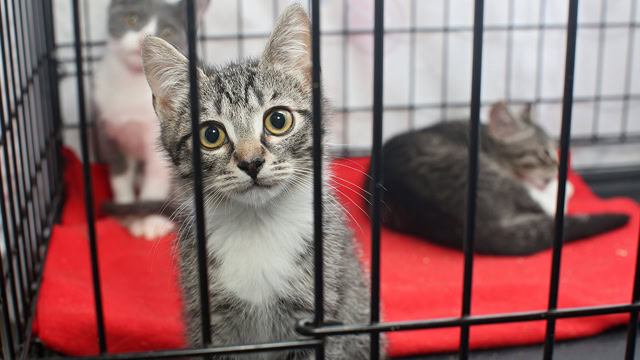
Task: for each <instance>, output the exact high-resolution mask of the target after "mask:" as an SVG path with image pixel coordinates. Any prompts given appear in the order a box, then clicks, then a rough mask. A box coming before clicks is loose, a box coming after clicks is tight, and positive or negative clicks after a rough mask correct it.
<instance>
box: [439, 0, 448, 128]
mask: <svg viewBox="0 0 640 360" xmlns="http://www.w3.org/2000/svg"><path fill="white" fill-rule="evenodd" d="M442 1H443V2H444V3H443V4H442V6H443V9H442V18H443V19H442V75H441V76H442V82H441V83H440V100H441V101H440V102H441V104H440V118H441V120H443V121H444V119H446V117H447V116H446V115H447V101H448V98H449V97H448V95H447V92H448V91H449V34H450V33H449V30H450V29H449V0H442Z"/></svg>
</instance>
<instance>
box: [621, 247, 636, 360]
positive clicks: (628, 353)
mask: <svg viewBox="0 0 640 360" xmlns="http://www.w3.org/2000/svg"><path fill="white" fill-rule="evenodd" d="M639 301H640V234H639V235H638V249H637V252H636V272H635V276H634V280H633V295H632V296H631V303H632V304H637V303H638V302H639ZM637 335H638V311H637V310H633V311H631V314H630V317H629V328H628V329H627V347H626V350H625V355H624V358H625V360H633V359H634V357H635V353H636V337H637Z"/></svg>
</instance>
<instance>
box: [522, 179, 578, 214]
mask: <svg viewBox="0 0 640 360" xmlns="http://www.w3.org/2000/svg"><path fill="white" fill-rule="evenodd" d="M526 186H527V190H529V195H530V196H531V198H533V200H535V201H536V202H537V203H538V204H540V206H541V207H542V209H543V210H544V212H545V213H547V214H548V215H550V216H555V214H556V204H557V198H558V180H556V179H554V180H551V181H550V182H549V183H548V184H547V186H546V187H545V188H544V189H538V188H536V187H534V186H531V185H529V184H527V185H526ZM572 195H573V184H571V182H570V181H568V180H567V192H566V197H565V199H566V200H565V205H564V211H565V212H567V204H568V203H569V199H571V196H572Z"/></svg>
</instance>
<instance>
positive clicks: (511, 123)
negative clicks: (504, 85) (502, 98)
mask: <svg viewBox="0 0 640 360" xmlns="http://www.w3.org/2000/svg"><path fill="white" fill-rule="evenodd" d="M489 128H490V134H491V136H493V138H494V139H496V140H497V141H498V142H499V143H500V144H501V145H502V146H501V147H500V152H499V154H497V156H500V157H501V160H502V163H503V164H506V166H508V167H509V168H510V170H511V171H512V173H513V174H514V175H515V176H516V177H518V178H520V179H522V181H524V182H527V183H529V184H531V185H533V186H535V187H538V188H543V187H544V186H546V185H547V183H548V182H549V181H551V180H553V179H555V178H556V177H557V174H558V163H559V162H558V148H557V145H556V142H555V140H554V139H553V138H551V137H550V136H549V135H547V133H546V132H545V131H544V130H543V129H542V128H541V127H539V126H538V125H536V124H535V123H533V121H532V119H531V116H530V112H529V109H526V110H525V111H524V112H523V113H522V114H521V115H520V116H519V117H515V116H513V115H512V114H511V113H509V112H508V110H507V109H506V107H505V106H504V105H503V104H496V105H494V107H493V108H492V111H491V116H490V118H489Z"/></svg>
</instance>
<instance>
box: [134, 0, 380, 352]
mask: <svg viewBox="0 0 640 360" xmlns="http://www.w3.org/2000/svg"><path fill="white" fill-rule="evenodd" d="M309 25H310V24H309V19H308V17H307V15H306V13H305V12H304V10H303V9H302V8H301V7H299V6H296V5H294V6H291V7H289V8H287V10H286V11H285V12H284V13H283V14H282V15H281V17H280V18H279V20H278V22H277V24H276V26H275V29H274V31H273V34H272V35H271V37H270V39H269V40H268V43H267V47H266V49H265V50H264V53H263V55H262V57H261V58H260V59H257V60H250V61H247V62H241V63H235V64H230V65H227V66H224V67H217V68H198V70H197V71H198V77H199V80H198V81H199V89H200V106H201V121H200V129H199V132H200V144H192V141H191V119H190V111H189V108H190V103H189V81H188V75H189V74H188V67H187V64H188V60H187V58H186V57H185V56H184V55H182V54H181V53H180V52H179V51H177V50H176V49H175V48H174V47H172V46H171V45H169V44H168V43H167V42H165V41H163V40H161V39H159V38H156V37H148V38H146V39H145V40H144V42H143V49H142V51H143V63H144V72H145V74H146V76H147V80H148V82H149V85H150V87H151V90H152V92H153V99H154V101H153V103H154V107H155V111H156V114H157V115H158V118H159V120H160V128H161V141H162V146H163V149H164V153H165V154H166V155H167V156H168V157H169V159H170V163H171V170H172V172H173V174H174V175H175V179H176V182H177V186H179V187H180V188H181V189H188V191H181V192H180V194H179V195H181V196H182V197H181V198H180V199H179V200H178V201H179V203H180V204H181V206H182V207H181V210H179V211H178V213H177V216H178V219H179V221H180V223H181V224H182V226H181V228H180V230H181V231H180V234H179V239H178V243H177V245H178V252H179V257H180V266H181V284H182V289H183V299H184V315H185V322H186V326H187V334H186V335H187V339H188V343H189V345H192V346H198V345H200V344H201V340H202V339H201V338H200V313H199V306H200V304H199V297H198V279H199V277H198V271H197V267H196V263H197V261H196V260H197V250H196V236H195V233H194V226H193V225H194V221H195V220H194V215H193V211H192V209H193V206H192V204H193V195H192V190H190V187H191V185H192V183H193V175H192V174H193V173H192V166H191V152H192V150H191V149H192V146H193V145H195V146H200V147H201V149H202V166H203V173H204V174H203V175H204V179H203V186H204V189H205V192H204V196H205V216H206V219H207V228H206V232H207V248H208V251H209V253H208V271H209V299H210V303H211V321H212V327H211V330H212V338H211V340H212V341H213V344H214V345H237V344H248V343H264V342H275V341H285V340H292V339H299V338H301V336H300V335H298V334H297V333H296V331H295V329H294V325H295V323H296V320H298V319H302V318H307V317H311V316H312V315H313V312H314V311H313V309H314V295H313V294H314V292H313V289H314V281H313V274H314V263H313V253H314V248H313V196H312V188H311V181H312V173H313V170H312V169H313V166H312V165H313V161H312V155H311V153H312V152H311V150H312V122H313V121H314V119H312V118H311V110H312V105H311V79H310V78H311V74H310V70H311V64H310V41H311V40H310V29H309ZM325 104H326V103H325ZM325 110H326V109H325ZM325 113H326V111H325ZM325 171H327V170H325ZM328 178H329V174H328V173H325V177H324V179H328ZM323 199H324V205H325V207H326V208H327V209H335V202H336V200H335V198H334V195H333V193H332V191H331V188H330V187H329V186H326V187H325V188H324V197H323ZM328 211H329V214H327V215H326V216H325V217H324V227H323V229H324V256H325V258H324V259H325V264H326V267H325V270H324V280H325V282H324V289H325V312H326V316H327V319H338V320H340V321H343V322H345V323H351V324H353V323H367V322H368V321H369V320H368V319H369V311H368V303H369V300H368V291H367V285H366V281H365V278H364V276H363V273H362V271H361V268H360V263H359V261H358V258H357V256H356V249H355V246H354V243H353V240H352V239H353V238H352V234H351V232H350V231H349V230H348V228H347V226H346V225H345V218H344V217H343V214H342V213H341V212H339V211H333V212H332V211H330V210H328ZM331 213H333V214H331ZM368 339H369V337H368V336H367V335H364V336H362V335H360V336H354V335H352V336H343V337H336V338H332V339H328V340H327V350H326V355H327V358H328V359H350V360H351V359H367V358H368V351H369V344H368V343H369V340H368ZM236 358H242V359H311V358H313V353H312V351H311V350H299V351H287V352H273V353H261V354H252V355H244V356H243V357H240V356H239V355H238V356H228V357H225V359H236Z"/></svg>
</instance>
